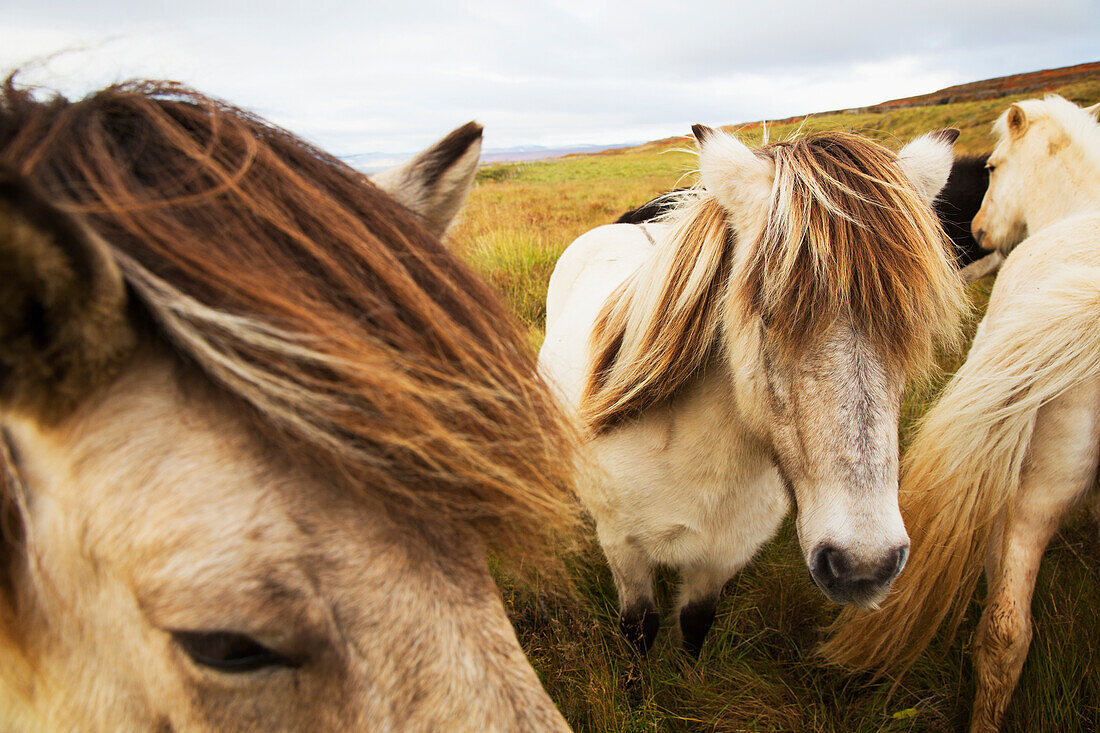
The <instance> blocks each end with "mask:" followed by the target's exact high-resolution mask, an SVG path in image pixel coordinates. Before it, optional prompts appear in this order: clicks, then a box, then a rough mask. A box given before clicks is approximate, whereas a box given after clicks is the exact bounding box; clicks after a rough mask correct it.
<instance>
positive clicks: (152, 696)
mask: <svg viewBox="0 0 1100 733" xmlns="http://www.w3.org/2000/svg"><path fill="white" fill-rule="evenodd" d="M480 145H481V128H480V127H479V126H477V125H475V124H472V123H471V124H469V125H467V126H465V127H463V128H460V129H459V130H456V131H455V132H454V133H452V134H451V135H449V136H448V137H446V138H444V139H443V140H442V141H440V143H439V144H437V145H436V146H434V147H432V148H431V149H429V150H428V151H426V152H425V153H424V154H422V155H420V156H418V157H416V158H414V159H413V160H412V161H411V162H410V163H409V164H407V165H406V166H404V167H403V168H401V169H400V170H398V171H396V172H393V173H389V174H387V175H385V176H382V177H381V179H380V182H381V183H383V184H385V185H387V186H389V187H390V194H392V195H387V193H386V191H384V190H382V189H381V188H379V187H377V186H375V185H373V184H372V183H370V182H369V181H368V180H367V179H366V178H364V177H363V176H362V175H360V174H359V173H357V172H355V171H354V170H352V169H351V168H349V167H347V166H346V165H344V164H342V163H340V162H339V161H337V160H336V159H334V158H332V157H331V156H329V155H327V154H325V153H323V152H321V151H319V150H317V149H315V148H313V147H311V146H310V145H308V144H306V143H304V142H302V141H301V140H299V139H297V138H295V137H293V136H292V135H290V134H289V133H287V132H285V131H283V130H281V129H278V128H276V127H273V126H272V125H270V124H267V123H265V122H263V121H261V120H259V119H257V118H256V117H254V116H252V115H250V114H248V113H245V112H242V111H240V110H239V109H235V108H233V107H231V106H229V105H226V104H224V103H221V102H217V101H214V100H211V99H209V98H207V97H204V96H202V95H200V94H198V93H196V92H193V91H190V90H188V89H185V88H182V87H180V86H178V85H173V84H170V83H155V82H143V83H132V84H125V85H118V86H113V87H110V88H107V89H105V90H103V91H100V92H97V93H95V94H93V95H91V96H89V97H87V98H85V99H83V100H81V101H78V102H69V101H67V100H65V99H62V98H56V97H55V98H52V99H41V100H40V99H39V98H37V97H36V96H35V94H33V93H32V92H31V91H28V90H23V89H19V88H17V87H16V86H15V85H14V84H13V83H12V82H11V81H10V80H9V81H8V83H7V85H6V86H5V87H4V88H3V90H2V92H0V164H2V166H0V261H2V262H3V268H4V270H3V271H4V278H3V282H2V283H0V426H2V430H3V432H2V441H0V447H2V451H0V728H3V729H5V730H21V731H23V730H26V731H35V730H43V731H58V730H95V731H119V730H218V731H230V730H234V731H255V730H361V729H371V730H475V729H476V730H501V731H503V730H509V731H510V730H546V729H552V730H566V729H567V726H566V724H565V721H564V720H563V718H562V717H561V715H560V714H559V713H558V711H557V710H556V709H555V707H554V705H553V703H552V702H551V701H550V699H549V697H548V696H547V695H546V694H545V692H544V690H543V689H542V686H541V685H540V683H539V680H538V678H537V676H536V675H535V672H534V670H532V668H531V666H530V665H529V664H528V662H527V660H526V659H525V658H524V655H523V652H522V650H521V649H520V646H519V644H518V642H517V640H516V637H515V634H514V632H513V630H512V627H511V625H510V624H509V621H508V618H507V616H506V615H505V610H504V607H503V605H502V603H501V599H500V596H499V593H498V592H497V589H496V587H495V585H494V583H493V580H492V578H491V576H490V573H489V568H488V566H487V562H486V552H487V549H492V548H495V549H496V550H497V551H499V554H500V556H502V557H504V558H512V559H513V562H514V564H515V565H516V567H517V568H521V566H522V568H526V569H529V570H534V569H537V568H541V567H545V568H550V569H552V568H554V567H555V561H554V558H555V547H556V546H557V545H558V544H559V543H560V540H561V538H562V534H561V533H562V532H565V531H569V530H570V529H571V527H573V526H574V522H575V515H574V510H573V508H572V507H573V500H572V493H571V482H572V476H571V471H572V465H573V464H572V460H571V455H572V453H571V446H572V445H573V444H574V442H573V441H572V440H571V439H570V437H569V430H568V424H567V423H566V422H565V421H564V419H562V418H561V417H560V416H559V413H558V410H557V408H556V407H555V405H554V402H553V397H552V396H551V395H550V394H549V392H548V391H547V389H546V388H545V386H544V385H543V383H542V382H541V381H540V379H539V378H538V376H537V373H536V369H535V363H534V359H533V358H532V357H531V355H530V354H529V353H528V349H527V346H526V344H525V340H524V338H523V337H522V336H521V335H520V334H519V331H518V329H517V328H516V326H515V324H514V322H513V319H512V318H510V317H509V316H508V315H507V313H506V311H505V310H504V308H503V307H502V306H501V305H499V304H498V300H497V298H496V297H494V295H493V293H492V291H491V290H490V289H489V288H488V287H487V286H486V285H484V284H483V283H482V282H480V281H479V280H478V279H477V278H476V277H474V276H473V275H472V274H471V273H470V272H469V271H468V270H467V269H466V268H465V267H464V266H463V265H462V264H461V263H460V262H459V261H458V260H457V259H456V258H455V257H454V256H453V255H452V254H451V253H449V252H448V251H447V250H446V249H445V248H444V247H443V246H442V245H441V244H440V241H439V239H438V237H439V235H441V234H442V231H443V229H444V228H445V227H446V225H447V222H448V221H449V220H450V219H451V217H452V216H453V215H454V214H455V212H456V211H457V209H458V207H459V206H460V205H461V203H462V201H463V199H464V198H465V195H466V192H467V190H468V188H469V186H470V183H471V181H472V178H473V174H474V169H475V166H476V164H477V160H478V154H479V150H480Z"/></svg>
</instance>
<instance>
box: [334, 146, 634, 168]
mask: <svg viewBox="0 0 1100 733" xmlns="http://www.w3.org/2000/svg"><path fill="white" fill-rule="evenodd" d="M637 144H638V143H636V142H634V143H619V144H616V145H573V146H571V147H564V148H552V147H546V146H544V145H518V146H516V147H512V148H494V149H492V150H483V151H481V164H482V165H485V164H486V163H504V162H526V161H531V160H549V159H551V158H561V157H562V156H565V155H577V154H580V153H599V152H602V151H604V150H615V149H617V148H629V147H631V146H634V145H637ZM413 155H415V153H396V154H395V153H360V154H358V155H345V156H343V158H341V160H343V161H344V162H345V163H347V164H348V165H350V166H351V167H352V168H354V169H356V170H357V171H359V172H361V173H367V174H370V173H377V172H378V171H382V170H386V169H387V168H393V167H394V166H398V165H401V164H402V163H404V162H405V161H406V160H408V159H409V158H411V157H412V156H413Z"/></svg>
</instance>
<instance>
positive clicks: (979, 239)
mask: <svg viewBox="0 0 1100 733" xmlns="http://www.w3.org/2000/svg"><path fill="white" fill-rule="evenodd" d="M983 239H985V230H984V229H979V230H978V231H976V232H974V241H975V242H977V243H978V246H979V247H981V246H982V240H983Z"/></svg>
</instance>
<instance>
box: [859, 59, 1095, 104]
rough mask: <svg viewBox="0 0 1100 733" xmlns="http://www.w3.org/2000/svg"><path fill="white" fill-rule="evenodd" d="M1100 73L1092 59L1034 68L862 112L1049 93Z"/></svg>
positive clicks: (909, 98)
mask: <svg viewBox="0 0 1100 733" xmlns="http://www.w3.org/2000/svg"><path fill="white" fill-rule="evenodd" d="M1097 72H1100V61H1092V62H1090V63H1087V64H1077V65H1076V66H1063V67H1062V68H1060V69H1044V70H1042V71H1030V72H1028V73H1026V74H1012V75H1010V76H999V77H997V78H996V79H985V80H984V81H972V82H970V83H969V84H959V85H958V86H953V87H947V88H946V89H940V90H939V91H936V92H932V93H930V94H920V95H918V96H916V97H904V98H902V99H891V100H890V101H889V102H883V103H881V104H876V105H872V106H870V107H863V108H861V109H860V110H859V111H860V112H886V111H888V110H891V109H898V108H900V107H923V106H925V105H932V104H955V103H956V102H976V101H978V100H981V99H992V98H994V97H1003V96H1005V95H1008V94H1031V93H1036V94H1039V93H1042V92H1049V91H1053V90H1055V89H1057V88H1058V87H1060V86H1063V85H1065V84H1072V83H1073V82H1077V81H1085V80H1086V79H1088V78H1090V77H1092V76H1093V75H1095V74H1096V73H1097Z"/></svg>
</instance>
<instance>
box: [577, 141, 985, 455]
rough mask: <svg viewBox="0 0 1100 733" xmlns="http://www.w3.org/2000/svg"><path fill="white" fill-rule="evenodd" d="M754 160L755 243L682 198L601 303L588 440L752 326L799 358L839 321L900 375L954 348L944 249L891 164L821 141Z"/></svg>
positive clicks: (953, 296) (955, 304)
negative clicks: (758, 217)
mask: <svg viewBox="0 0 1100 733" xmlns="http://www.w3.org/2000/svg"><path fill="white" fill-rule="evenodd" d="M757 154H758V155H761V156H765V157H768V158H770V159H771V160H772V161H773V162H774V164H775V180H774V183H773V187H772V194H771V200H770V201H769V202H768V203H767V207H768V209H767V213H768V216H767V224H766V225H765V226H764V228H763V230H762V232H761V233H760V235H759V236H758V237H757V238H756V239H755V240H754V241H745V240H737V237H736V234H735V232H734V231H733V229H732V227H731V226H730V224H729V221H728V216H729V215H728V212H726V211H725V210H724V208H723V207H722V205H721V204H720V203H719V202H718V200H717V198H715V196H714V195H713V194H711V193H709V192H707V191H705V190H702V189H699V188H696V189H693V190H689V191H687V192H684V193H683V194H680V197H681V203H679V204H678V205H677V206H676V208H675V209H674V210H673V211H671V212H670V213H669V214H668V216H667V221H669V222H670V223H671V224H672V225H673V228H672V234H671V235H670V237H669V240H668V241H667V243H666V244H665V245H664V247H663V248H662V249H661V250H660V251H658V252H657V253H656V254H655V256H654V257H653V259H652V260H651V261H650V262H649V263H647V264H646V265H643V267H642V269H640V270H639V271H638V272H636V273H635V274H634V275H633V276H632V277H631V278H630V279H629V280H627V282H626V283H624V284H623V285H622V286H621V287H620V288H619V289H618V290H617V291H616V292H615V293H614V294H613V295H612V296H611V297H610V298H608V301H607V303H605V305H604V307H603V310H602V311H601V314H600V316H599V318H598V320H597V322H596V326H595V328H594V330H593V333H592V336H591V342H590V346H591V353H592V358H591V360H590V362H589V365H588V374H587V380H586V384H585V389H584V394H583V397H582V402H581V416H582V421H583V424H584V425H585V426H586V427H587V428H588V429H589V430H590V431H592V432H593V433H600V432H604V431H607V430H609V429H610V428H612V427H613V426H615V425H617V424H619V423H621V422H622V421H623V420H625V419H628V418H629V417H631V416H634V415H637V414H638V413H639V412H640V411H641V410H643V409H645V408H647V407H648V406H650V405H652V404H654V403H656V402H658V401H659V400H662V399H667V398H668V397H670V396H671V395H673V394H674V393H675V392H676V391H677V390H679V389H680V388H681V387H682V386H683V385H684V383H685V382H686V381H687V380H688V379H689V378H690V377H691V376H692V375H693V374H695V373H697V371H698V370H699V369H700V368H701V367H702V366H703V365H704V364H705V363H706V362H707V360H708V358H709V357H710V355H711V354H713V353H714V351H715V348H716V344H717V343H718V342H719V341H720V337H725V338H730V337H733V336H735V335H736V334H737V333H738V332H740V331H741V330H742V329H743V328H744V327H745V326H746V325H748V324H750V323H755V322H756V321H757V319H759V320H762V321H763V323H764V324H766V326H767V329H768V333H769V336H770V339H771V343H773V344H774V345H775V346H776V347H777V348H778V351H779V353H781V354H784V355H785V356H786V357H788V358H796V357H797V355H798V354H799V353H801V352H802V351H803V350H804V349H806V348H808V347H809V346H810V345H811V344H812V340H813V338H814V335H815V334H820V333H822V332H823V331H824V330H825V329H827V328H828V327H829V326H831V325H832V324H833V323H834V322H835V320H836V319H837V318H838V317H840V316H842V315H844V316H847V317H848V318H850V319H851V322H852V324H853V325H854V326H855V328H857V329H858V330H859V332H861V333H862V334H863V335H864V336H865V337H866V338H868V339H869V341H870V342H871V343H872V344H874V345H875V346H876V347H877V348H879V350H880V351H881V352H882V353H883V354H884V355H885V356H886V358H888V359H889V360H890V361H891V362H892V363H893V364H894V365H895V366H896V367H897V368H898V369H899V370H901V372H902V373H904V374H905V375H906V376H909V377H913V376H917V375H919V374H922V373H923V372H924V371H925V370H927V369H928V368H929V367H930V366H931V365H932V355H933V350H934V347H935V346H936V345H937V344H950V343H954V342H955V340H956V339H957V338H958V334H959V321H960V318H959V315H960V312H961V311H962V310H963V308H964V299H963V293H962V287H961V283H960V280H959V277H958V274H957V273H956V271H955V269H954V267H953V264H952V261H953V255H952V254H951V253H952V249H951V243H950V241H949V240H947V239H946V237H945V235H944V233H943V230H942V229H941V227H940V225H939V222H938V221H937V219H936V217H935V215H934V214H933V212H932V209H931V208H930V207H929V206H928V204H927V203H926V202H925V201H924V200H923V199H922V198H921V196H920V195H919V194H918V193H917V191H916V190H915V189H914V187H913V185H912V183H910V182H909V181H908V180H907V179H906V178H905V177H904V174H903V173H902V171H901V169H900V168H899V167H898V165H897V158H896V156H895V155H894V154H893V153H891V152H890V151H889V150H887V149H886V148H883V147H882V146H880V145H877V144H876V143H873V142H871V141H869V140H866V139H864V138H861V137H859V136H856V135H851V134H846V133H822V134H814V135H808V136H806V137H800V138H793V139H790V140H785V141H782V142H777V143H772V144H770V145H766V146H764V147H762V148H760V149H759V150H758V151H757ZM735 240H737V241H736V250H737V251H736V253H735V244H734V243H735Z"/></svg>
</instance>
